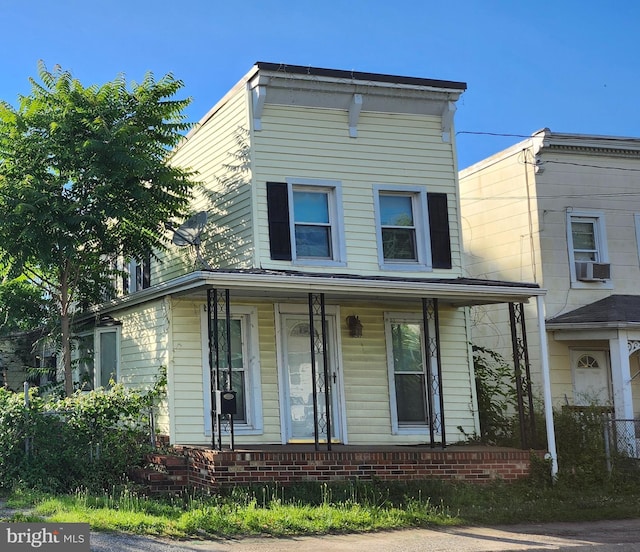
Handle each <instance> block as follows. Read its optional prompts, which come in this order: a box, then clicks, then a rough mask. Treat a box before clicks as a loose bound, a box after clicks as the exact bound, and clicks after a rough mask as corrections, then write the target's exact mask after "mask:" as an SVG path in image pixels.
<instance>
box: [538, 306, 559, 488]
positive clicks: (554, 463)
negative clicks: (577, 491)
mask: <svg viewBox="0 0 640 552" xmlns="http://www.w3.org/2000/svg"><path fill="white" fill-rule="evenodd" d="M536 307H537V309H538V332H539V334H540V364H541V368H542V391H543V397H544V419H545V423H546V428H547V448H548V454H549V457H550V460H551V477H552V479H553V480H555V479H556V477H557V475H558V453H557V451H556V434H555V429H554V427H553V402H552V398H551V375H550V372H549V350H548V347H547V329H546V326H545V322H544V302H543V297H542V296H541V295H538V296H537V297H536Z"/></svg>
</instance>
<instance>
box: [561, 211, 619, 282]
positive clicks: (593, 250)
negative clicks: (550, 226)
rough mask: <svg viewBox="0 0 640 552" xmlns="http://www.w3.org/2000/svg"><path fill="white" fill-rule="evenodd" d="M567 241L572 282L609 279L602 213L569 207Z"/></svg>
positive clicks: (604, 280)
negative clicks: (570, 208) (575, 209)
mask: <svg viewBox="0 0 640 552" xmlns="http://www.w3.org/2000/svg"><path fill="white" fill-rule="evenodd" d="M567 244H568V249H569V272H570V274H571V282H572V286H575V287H580V286H581V285H583V283H584V284H589V283H594V282H595V283H598V282H600V283H602V282H606V281H608V280H610V265H609V256H608V252H607V236H606V226H605V219H604V214H603V213H600V212H595V211H574V210H569V211H567Z"/></svg>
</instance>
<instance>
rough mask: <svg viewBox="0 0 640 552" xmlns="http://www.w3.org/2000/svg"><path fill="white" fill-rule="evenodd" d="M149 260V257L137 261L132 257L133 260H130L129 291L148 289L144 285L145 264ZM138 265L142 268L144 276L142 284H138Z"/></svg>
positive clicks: (141, 271)
mask: <svg viewBox="0 0 640 552" xmlns="http://www.w3.org/2000/svg"><path fill="white" fill-rule="evenodd" d="M147 262H148V260H147V259H143V260H142V261H136V260H135V259H132V260H131V261H129V266H128V271H127V272H128V273H129V291H128V292H129V293H134V292H136V291H142V290H143V289H147V288H145V287H144V266H145V263H147ZM138 267H139V268H140V275H141V278H142V281H141V282H140V285H138V278H137V273H138ZM149 287H151V286H149Z"/></svg>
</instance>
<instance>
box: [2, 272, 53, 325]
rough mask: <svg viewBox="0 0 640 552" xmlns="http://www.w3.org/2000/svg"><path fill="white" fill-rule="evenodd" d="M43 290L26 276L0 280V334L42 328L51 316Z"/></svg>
mask: <svg viewBox="0 0 640 552" xmlns="http://www.w3.org/2000/svg"><path fill="white" fill-rule="evenodd" d="M48 307H49V301H48V300H47V299H46V298H45V297H44V296H43V291H42V289H41V288H39V287H38V286H35V285H33V284H32V283H30V282H29V281H27V280H26V279H25V278H24V277H20V278H15V279H7V280H5V281H3V282H0V335H7V334H11V333H13V332H26V331H30V330H35V329H38V328H41V327H42V326H44V325H45V324H46V322H47V321H48V320H49V318H50V312H49V308H48Z"/></svg>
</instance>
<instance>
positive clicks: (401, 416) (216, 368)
mask: <svg viewBox="0 0 640 552" xmlns="http://www.w3.org/2000/svg"><path fill="white" fill-rule="evenodd" d="M543 295H544V291H543V290H541V289H540V288H539V287H538V286H537V285H534V284H518V283H514V282H503V281H488V280H480V279H468V278H447V279H445V278H437V279H436V278H432V279H428V278H408V277H407V278H400V277H379V276H378V277H374V276H356V275H345V274H317V273H314V274H312V273H299V272H293V271H273V270H270V271H265V270H257V269H252V270H203V271H199V272H195V273H190V274H188V275H186V276H184V277H181V278H178V279H176V280H174V281H172V282H167V283H166V284H160V285H159V286H157V287H155V288H150V289H149V290H148V291H147V290H143V291H141V292H139V293H137V294H135V296H133V297H132V298H131V299H130V300H129V301H127V304H126V305H114V313H116V314H117V309H118V308H120V309H121V312H122V313H123V314H122V315H121V316H122V333H123V338H122V341H123V343H124V345H123V347H126V349H127V351H128V352H127V355H128V356H133V355H132V354H131V353H130V352H129V351H132V352H135V353H136V354H138V353H139V352H140V350H141V348H140V339H139V333H138V332H137V331H134V330H135V329H136V326H134V325H133V324H132V323H131V322H133V321H135V320H136V318H134V315H135V317H137V319H138V320H139V318H140V316H139V314H137V313H139V312H145V313H146V312H149V313H150V314H149V316H148V318H150V319H153V320H161V323H160V324H158V323H156V324H157V326H158V327H159V328H162V330H163V331H162V332H161V333H158V334H154V336H153V339H155V340H157V342H158V343H160V342H162V343H164V342H166V343H167V345H168V348H167V349H166V350H167V352H168V354H167V356H166V358H167V363H168V400H167V403H166V410H165V412H166V415H165V417H164V419H163V420H162V421H161V423H160V424H159V426H158V427H160V433H163V434H165V435H167V436H168V439H169V444H170V445H172V446H173V452H176V451H178V450H179V451H180V456H182V457H184V458H187V460H188V465H189V466H200V467H198V468H194V470H195V471H194V472H193V474H192V475H190V476H189V477H190V478H191V479H193V477H195V475H197V473H202V474H203V478H204V480H206V481H213V482H214V483H211V484H217V482H220V481H223V480H224V481H225V483H224V484H227V483H230V482H231V481H238V480H239V479H238V478H239V477H241V476H240V475H239V474H240V473H242V478H253V479H255V478H256V477H257V478H258V479H259V478H260V477H262V478H267V479H269V480H272V479H273V477H274V474H275V475H277V479H282V480H284V481H289V480H304V479H305V478H306V479H310V478H314V479H317V480H332V479H334V478H335V477H341V478H343V479H349V478H359V477H376V478H383V477H384V478H389V477H398V478H400V479H411V478H418V477H426V476H429V474H438V476H446V477H461V478H467V479H490V478H493V477H497V476H498V474H500V475H499V476H500V477H506V476H507V475H508V474H510V473H513V474H516V475H517V474H523V473H525V472H526V469H527V468H524V467H523V466H524V464H523V462H525V464H527V465H528V452H521V451H517V452H513V451H510V452H509V453H505V452H504V451H489V450H487V449H483V450H482V451H470V449H469V448H464V449H461V450H460V451H459V452H458V451H456V450H453V451H452V446H457V445H458V444H459V443H461V442H464V441H466V439H467V438H468V436H469V435H473V434H474V433H478V428H479V426H478V413H477V400H476V396H475V386H474V375H473V357H472V351H471V344H470V328H469V324H470V321H469V313H468V309H467V307H469V306H471V305H476V304H487V303H496V304H504V307H505V309H506V308H508V309H509V315H510V316H509V320H510V330H511V336H512V342H513V362H514V366H515V370H516V374H515V376H516V381H517V383H518V387H517V388H518V414H519V415H520V422H521V423H520V426H521V437H522V438H521V442H522V446H523V448H525V449H527V450H528V449H530V448H535V447H536V445H538V446H540V445H539V444H537V443H535V442H534V441H533V440H532V439H531V437H532V436H533V435H534V434H535V429H534V427H533V421H534V417H533V415H532V414H533V404H532V403H533V398H532V394H531V379H530V374H529V359H528V351H527V349H528V348H527V343H526V336H527V331H526V325H525V320H524V313H525V310H524V308H523V305H524V303H525V302H527V301H528V300H529V299H531V298H536V300H537V301H538V306H539V305H540V300H541V298H542V296H543ZM134 301H139V302H141V303H142V302H145V301H146V304H148V305H149V306H148V307H146V306H144V305H141V306H144V309H145V310H144V311H142V310H141V309H138V310H135V305H132V303H133V302H134ZM125 309H128V310H125ZM540 310H541V309H538V311H539V312H540ZM128 313H131V314H128ZM538 323H539V328H541V329H540V332H541V336H545V335H546V334H545V333H544V320H540V319H539V320H538ZM148 326H149V325H148V324H147V325H145V327H148ZM158 336H159V337H158ZM165 336H166V339H164V337H165ZM542 358H543V359H546V356H545V355H543V357H542ZM135 370H136V367H135V366H134V365H131V366H127V367H126V369H125V370H124V371H123V372H125V373H126V372H128V373H131V374H132V375H133V374H136V372H135ZM542 372H543V374H546V373H547V370H546V365H543V366H542ZM547 389H548V386H547ZM545 398H547V397H545ZM545 404H547V405H549V404H550V401H545ZM547 414H548V415H547V420H546V422H547V434H548V435H549V443H548V450H549V452H550V453H551V457H552V462H554V459H555V446H554V441H553V425H552V421H551V416H550V410H549V409H547ZM272 446H278V447H281V448H279V449H277V450H271V448H270V447H272ZM265 447H269V450H267V449H265ZM290 447H294V448H290ZM295 447H302V448H299V449H298V448H295ZM351 447H358V448H351ZM363 447H364V448H363ZM378 447H392V448H385V449H384V450H383V449H379V448H378ZM395 447H398V448H395ZM480 452H482V454H480ZM365 453H366V456H363V454H365ZM454 453H455V454H454ZM498 453H499V454H508V455H512V457H508V458H507V460H508V462H507V465H508V466H507V467H504V468H503V467H500V464H501V462H502V460H504V458H503V457H501V456H500V455H499V454H498ZM291 454H296V455H297V456H291ZM452 454H453V455H454V456H451V455H452ZM469 454H473V456H469ZM486 454H489V456H486ZM496 454H498V456H496ZM344 455H347V456H344ZM513 455H515V456H513ZM512 460H513V462H512ZM243 462H244V463H246V465H245V464H243ZM452 462H453V464H455V466H454V467H452V465H453V464H452ZM178 463H179V462H178ZM234 466H235V467H234ZM282 466H285V467H284V468H283V467H282ZM341 466H342V467H341ZM345 466H350V468H348V470H347V468H345ZM363 466H370V468H366V469H365V468H363ZM408 466H409V467H408ZM263 467H264V469H262V468H263ZM319 467H321V468H319ZM258 468H260V469H258ZM189 469H191V468H190V467H189ZM345 470H346V471H345ZM363 470H364V472H366V473H364V472H363ZM250 472H256V473H257V474H261V475H255V476H254V475H247V474H249V473H250ZM276 472H277V474H276ZM190 473H191V472H190ZM194 474H195V475H194ZM223 474H225V475H223ZM225 478H226V479H225ZM203 484H204V483H203Z"/></svg>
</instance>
